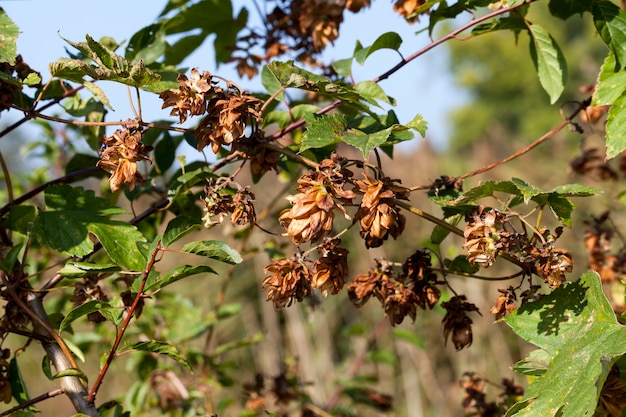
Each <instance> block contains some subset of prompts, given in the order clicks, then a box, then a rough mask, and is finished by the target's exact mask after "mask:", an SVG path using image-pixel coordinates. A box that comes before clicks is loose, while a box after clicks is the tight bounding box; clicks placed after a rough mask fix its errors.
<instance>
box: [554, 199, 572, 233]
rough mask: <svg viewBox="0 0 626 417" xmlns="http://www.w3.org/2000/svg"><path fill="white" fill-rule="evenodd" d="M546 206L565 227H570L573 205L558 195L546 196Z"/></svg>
mask: <svg viewBox="0 0 626 417" xmlns="http://www.w3.org/2000/svg"><path fill="white" fill-rule="evenodd" d="M548 204H549V206H550V209H551V210H552V213H554V215H555V216H556V217H557V218H558V219H559V220H560V221H561V222H563V224H564V225H566V226H567V227H572V212H573V211H574V204H572V203H571V202H570V201H569V200H568V199H567V198H565V197H563V196H560V195H558V194H550V195H549V196H548Z"/></svg>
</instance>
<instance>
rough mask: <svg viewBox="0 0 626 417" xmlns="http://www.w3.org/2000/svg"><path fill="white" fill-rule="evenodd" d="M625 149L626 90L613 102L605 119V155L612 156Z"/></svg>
mask: <svg viewBox="0 0 626 417" xmlns="http://www.w3.org/2000/svg"><path fill="white" fill-rule="evenodd" d="M624 149H626V92H622V94H621V95H620V96H619V97H618V98H617V99H616V100H615V101H614V102H613V105H612V106H611V108H610V109H609V114H608V117H607V119H606V157H607V158H608V159H610V158H614V157H616V156H617V155H619V154H621V153H622V151H623V150H624Z"/></svg>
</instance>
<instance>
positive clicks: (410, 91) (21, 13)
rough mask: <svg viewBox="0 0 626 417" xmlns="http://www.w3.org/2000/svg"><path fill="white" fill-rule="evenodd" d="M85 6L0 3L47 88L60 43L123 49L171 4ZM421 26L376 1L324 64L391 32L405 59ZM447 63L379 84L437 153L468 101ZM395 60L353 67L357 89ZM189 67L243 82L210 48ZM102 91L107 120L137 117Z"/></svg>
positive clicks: (28, 0) (255, 85) (345, 30)
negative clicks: (106, 40) (417, 119)
mask: <svg viewBox="0 0 626 417" xmlns="http://www.w3.org/2000/svg"><path fill="white" fill-rule="evenodd" d="M259 1H260V2H261V3H262V2H263V0H259ZM88 3H89V5H88V6H87V5H86V4H87V3H86V2H82V1H70V0H57V1H54V2H46V1H41V0H8V1H6V0H5V1H0V7H2V8H4V10H5V12H6V13H7V15H8V16H9V17H10V18H11V19H13V21H14V22H15V23H16V24H17V25H18V27H19V28H20V30H21V32H22V33H21V34H20V37H19V38H18V51H19V52H20V53H21V54H22V55H23V57H24V60H25V61H26V62H27V63H28V64H29V65H30V66H31V67H33V68H35V69H37V70H39V71H41V72H42V75H43V77H44V81H45V80H47V79H48V78H49V74H48V73H47V66H48V63H50V62H52V61H55V60H56V59H58V58H60V57H64V56H66V53H65V48H66V47H69V45H67V44H66V43H65V41H64V40H63V39H62V38H61V36H62V37H64V38H66V39H69V40H72V41H83V40H84V39H85V34H89V35H90V36H92V37H93V38H95V39H99V38H100V37H102V36H112V37H114V38H115V39H116V40H117V41H118V42H120V41H122V40H126V39H129V38H130V36H131V35H132V34H133V33H134V32H136V31H137V30H139V29H140V28H142V27H144V26H146V25H148V24H150V23H152V22H153V21H154V20H155V19H156V18H157V16H158V14H159V13H160V11H161V10H162V8H163V7H164V6H165V4H166V3H167V2H166V0H160V1H157V0H151V1H142V2H139V1H121V0H107V1H101V2H88ZM240 7H247V8H248V9H249V11H250V13H251V18H252V16H255V15H256V9H255V8H254V7H253V3H252V1H251V0H235V1H234V8H235V10H239V8H240ZM422 26H423V24H422V25H419V24H418V25H409V24H407V23H406V22H405V21H404V20H403V19H402V18H401V17H400V16H398V15H396V14H395V13H394V12H393V10H392V7H391V2H390V1H389V0H373V4H372V6H371V7H370V8H368V9H366V10H365V11H362V12H361V13H358V14H352V13H346V21H345V22H344V24H343V26H342V27H341V32H340V38H339V39H338V40H337V42H336V44H335V46H334V47H332V48H329V49H328V50H327V51H326V52H325V57H326V58H329V59H331V60H336V59H341V58H346V57H349V56H351V55H352V51H353V49H354V45H355V43H356V41H357V40H359V41H360V42H361V43H362V44H363V45H368V44H371V43H372V42H373V41H374V40H375V39H376V38H377V37H378V36H379V35H380V34H382V33H385V32H388V31H394V32H397V33H399V34H400V35H401V36H402V38H403V39H404V43H403V44H402V46H401V48H400V52H401V53H402V54H403V55H404V56H408V55H410V54H412V53H413V52H415V51H417V50H419V49H420V48H421V47H423V46H424V45H426V44H428V43H429V39H428V37H427V35H426V33H422V34H420V35H419V36H416V35H415V32H416V31H418V30H419V29H420V28H421V27H422ZM69 49H71V48H69ZM446 59H447V58H446V53H445V50H444V48H441V47H439V48H435V50H433V51H431V52H429V53H427V54H426V55H425V56H423V57H421V58H419V59H417V60H416V61H414V62H412V63H409V64H408V65H407V66H405V67H404V68H403V69H401V70H400V71H399V72H398V73H396V74H395V75H394V76H392V77H391V78H390V79H388V80H384V81H382V82H381V86H382V87H383V88H384V89H385V91H386V92H387V94H388V95H390V96H392V97H394V98H395V99H396V100H397V102H398V105H397V107H396V108H395V111H396V113H397V114H398V116H399V118H400V121H401V122H403V123H406V122H408V121H410V120H411V119H412V118H413V117H414V116H415V114H417V113H419V114H422V115H423V116H424V118H425V119H426V120H427V121H428V123H429V130H428V133H427V135H428V137H429V139H430V140H431V141H432V142H433V143H434V144H435V146H436V147H442V146H443V145H444V144H445V143H446V137H447V135H448V133H449V129H448V128H447V125H448V123H446V117H447V114H448V112H449V111H450V109H451V108H453V107H454V106H458V105H459V104H462V103H463V102H464V101H465V100H466V96H465V95H464V94H462V93H460V92H459V90H458V89H456V88H454V86H453V81H452V79H451V77H450V75H449V74H448V72H447V69H446ZM398 61H399V57H398V55H397V54H396V53H395V52H394V51H379V52H376V53H375V54H374V55H372V56H371V57H370V58H369V59H368V61H367V62H366V63H365V66H363V67H361V66H360V65H358V64H356V63H355V64H354V66H353V71H354V79H355V81H357V82H358V81H362V80H366V79H371V78H373V77H375V76H377V75H380V74H382V73H383V72H385V71H386V70H388V69H389V68H391V67H392V66H393V65H395V64H396V63H397V62H398ZM185 65H186V66H188V67H190V68H191V67H198V68H200V69H206V70H209V71H210V72H211V73H214V74H217V75H221V76H223V77H225V78H231V79H234V80H238V76H237V74H236V72H235V71H234V69H233V68H232V67H230V66H221V67H219V68H216V65H215V61H214V57H213V52H212V48H211V42H210V41H209V42H206V43H205V44H204V45H203V47H202V48H201V49H200V50H199V51H197V52H196V53H195V54H193V55H192V56H190V57H189V59H188V60H187V61H185ZM238 82H239V80H238ZM239 84H240V85H243V86H244V88H247V89H250V90H252V91H255V90H256V91H259V90H261V89H262V88H261V86H260V84H259V82H258V81H245V80H244V81H241V82H239ZM101 87H102V88H103V89H104V90H105V93H106V94H107V95H108V96H109V98H110V100H111V103H112V105H113V107H114V108H115V110H116V111H115V112H114V113H110V114H109V116H108V120H115V119H120V120H123V119H127V118H129V117H132V113H131V112H130V107H129V105H128V100H127V95H126V90H125V88H123V87H121V86H116V85H114V84H113V83H101ZM142 100H143V104H144V106H143V110H144V119H145V120H154V119H158V118H167V117H168V114H169V113H168V112H167V111H166V110H160V101H159V100H158V99H157V98H156V96H154V95H150V94H147V93H146V94H144V95H143V96H142ZM7 121H8V120H7V118H4V117H3V119H1V120H0V124H2V125H4V124H6V123H7Z"/></svg>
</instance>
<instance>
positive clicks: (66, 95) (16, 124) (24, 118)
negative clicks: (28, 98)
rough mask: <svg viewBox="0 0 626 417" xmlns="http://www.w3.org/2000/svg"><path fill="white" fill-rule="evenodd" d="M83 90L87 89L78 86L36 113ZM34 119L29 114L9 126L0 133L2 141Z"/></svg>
mask: <svg viewBox="0 0 626 417" xmlns="http://www.w3.org/2000/svg"><path fill="white" fill-rule="evenodd" d="M83 88H85V87H84V86H82V85H80V86H78V87H76V88H73V89H71V90H69V91H66V92H65V93H63V95H62V96H61V97H57V98H55V99H54V100H52V101H51V102H49V103H46V104H44V105H43V106H41V107H40V108H38V109H37V110H36V111H37V112H42V111H44V110H46V109H48V108H50V107H52V106H54V105H55V104H58V103H59V102H60V101H61V100H63V99H65V98H67V97H69V96H72V95H74V94H76V93H77V92H79V91H80V90H82V89H83ZM32 117H33V116H32V114H31V113H28V114H27V115H26V116H24V117H23V118H21V119H20V120H18V121H17V122H15V123H13V124H12V125H11V126H7V128H6V129H4V130H3V131H2V132H0V139H2V138H3V137H4V136H5V135H7V134H8V133H9V132H12V131H13V130H15V129H17V128H18V127H20V126H21V125H23V124H24V123H26V122H27V121H28V120H30V119H32Z"/></svg>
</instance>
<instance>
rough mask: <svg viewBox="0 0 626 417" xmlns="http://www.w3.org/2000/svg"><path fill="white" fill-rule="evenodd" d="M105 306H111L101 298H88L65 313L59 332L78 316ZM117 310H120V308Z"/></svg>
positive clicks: (105, 307)
mask: <svg viewBox="0 0 626 417" xmlns="http://www.w3.org/2000/svg"><path fill="white" fill-rule="evenodd" d="M107 308H111V305H110V304H109V303H107V302H106V301H101V300H89V301H87V302H86V303H83V304H81V305H79V306H78V307H76V308H74V309H73V310H71V311H70V312H69V313H67V315H66V316H65V318H64V319H63V321H62V322H61V326H60V327H59V333H62V332H63V331H64V330H66V329H68V328H69V327H70V325H71V324H72V323H73V322H74V321H76V320H77V319H79V318H80V317H83V316H86V315H88V314H90V313H94V312H96V311H100V310H103V309H107ZM117 310H118V311H120V309H117ZM120 312H121V311H120Z"/></svg>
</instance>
